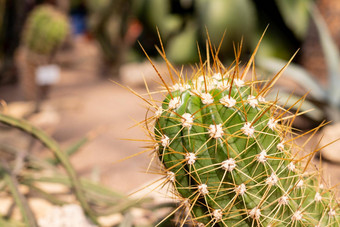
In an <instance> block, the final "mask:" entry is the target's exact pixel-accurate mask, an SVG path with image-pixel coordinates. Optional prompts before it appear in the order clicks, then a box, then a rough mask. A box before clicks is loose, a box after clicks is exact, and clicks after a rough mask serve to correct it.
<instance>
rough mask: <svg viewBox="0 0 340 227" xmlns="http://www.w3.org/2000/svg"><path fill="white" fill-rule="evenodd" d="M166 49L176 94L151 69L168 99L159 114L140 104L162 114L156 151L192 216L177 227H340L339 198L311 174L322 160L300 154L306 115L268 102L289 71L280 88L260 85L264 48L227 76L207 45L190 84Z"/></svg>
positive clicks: (153, 123) (154, 120)
mask: <svg viewBox="0 0 340 227" xmlns="http://www.w3.org/2000/svg"><path fill="white" fill-rule="evenodd" d="M261 40H262V38H261ZM259 43H260V42H259ZM209 46H210V51H209V48H208V47H209ZM161 47H162V51H159V52H160V53H161V55H162V57H163V58H164V59H165V61H166V63H167V65H168V68H169V75H170V79H171V81H172V82H173V85H172V86H170V85H169V84H168V83H167V82H165V81H166V80H165V78H164V77H163V76H162V75H161V74H159V73H158V71H157V69H156V68H155V67H154V68H155V70H156V72H157V73H158V76H159V77H160V79H161V81H162V83H163V85H164V91H165V93H166V95H165V99H164V101H163V102H162V104H161V106H159V107H158V106H157V105H156V104H155V103H156V101H155V100H154V99H153V98H152V97H151V99H150V100H148V99H145V98H144V97H142V96H140V97H141V98H142V99H143V100H144V101H146V102H147V103H148V105H149V107H150V109H153V110H154V113H155V114H154V116H152V117H151V118H148V120H146V124H147V126H146V127H145V128H146V129H147V131H148V133H149V135H150V137H151V143H152V146H151V147H150V149H152V150H153V151H154V154H155V156H157V157H158V158H157V160H158V163H160V169H161V172H162V175H163V176H164V183H167V184H170V185H171V187H170V188H171V189H172V194H173V195H175V197H176V198H177V199H179V200H180V201H181V202H180V205H179V208H178V209H181V208H183V209H184V210H186V212H187V214H186V215H184V216H183V217H182V218H180V219H181V221H180V223H179V224H180V225H179V226H183V225H185V224H189V225H192V226H200V227H201V226H216V227H217V226H340V218H339V208H338V203H337V201H336V192H335V190H334V189H332V188H326V186H325V182H324V181H323V180H322V177H321V172H320V170H311V168H310V167H309V166H310V165H309V163H310V161H311V159H312V157H313V156H314V154H315V152H316V151H313V152H311V153H309V154H307V155H306V153H303V155H305V156H303V157H300V156H301V155H298V153H299V152H304V151H303V149H304V146H298V145H297V144H295V142H294V141H295V139H297V138H300V137H301V135H297V136H296V135H295V132H293V129H292V127H291V125H292V122H293V121H294V119H295V118H296V116H297V115H299V113H298V112H296V113H295V114H292V113H289V110H290V109H291V108H289V109H284V108H282V107H280V106H278V105H276V102H277V100H276V101H269V100H266V99H265V97H266V94H267V93H268V91H269V90H270V89H271V87H272V86H273V85H274V83H275V81H277V79H278V78H279V77H280V75H281V74H282V72H283V70H284V69H285V68H286V67H287V66H288V64H289V63H290V61H289V62H288V64H287V65H286V66H285V67H284V68H283V69H282V70H281V71H280V72H279V73H278V74H276V75H275V76H274V78H273V79H271V80H269V81H258V80H257V79H256V78H257V77H256V73H255V67H254V57H255V54H256V52H257V49H258V47H259V44H258V45H257V47H256V49H255V51H254V52H253V54H252V56H251V58H250V60H249V61H248V63H247V64H246V65H245V66H243V67H241V65H240V63H239V58H240V54H239V53H240V49H241V46H239V48H238V51H235V53H236V59H235V61H234V64H233V65H231V66H229V67H225V66H223V64H222V63H221V62H220V61H219V60H218V56H217V53H218V51H215V52H213V49H214V48H212V46H211V44H210V42H209V43H208V44H207V60H206V62H203V61H202V60H201V61H200V66H198V67H197V68H196V69H195V70H194V72H193V76H192V78H190V79H187V77H188V76H184V75H183V72H177V71H176V70H175V69H174V67H173V66H172V65H171V64H170V63H169V61H168V60H167V58H166V54H165V52H164V49H163V45H161ZM216 49H217V50H219V49H218V48H216ZM216 49H215V50H216ZM143 50H144V49H143ZM144 52H145V51H144ZM210 53H211V56H212V57H209V54H210ZM146 56H147V57H148V55H147V54H146ZM210 58H212V59H213V61H212V62H210ZM148 59H149V60H150V58H149V57H148ZM200 59H201V56H200ZM150 62H151V64H152V61H151V60H150ZM152 65H153V64H152ZM172 69H173V70H172ZM175 75H177V76H178V80H176V79H175ZM249 77H251V79H249V80H246V78H249ZM135 94H136V93H135ZM150 94H151V93H150ZM299 103H300V102H297V103H295V104H294V105H300V104H299ZM320 127H321V126H320ZM320 127H318V128H316V129H314V130H312V131H311V134H312V135H311V137H310V138H309V139H308V141H309V140H310V139H311V138H312V136H313V135H314V134H315V132H316V131H317V130H318V129H319V128H320ZM150 128H152V130H150Z"/></svg>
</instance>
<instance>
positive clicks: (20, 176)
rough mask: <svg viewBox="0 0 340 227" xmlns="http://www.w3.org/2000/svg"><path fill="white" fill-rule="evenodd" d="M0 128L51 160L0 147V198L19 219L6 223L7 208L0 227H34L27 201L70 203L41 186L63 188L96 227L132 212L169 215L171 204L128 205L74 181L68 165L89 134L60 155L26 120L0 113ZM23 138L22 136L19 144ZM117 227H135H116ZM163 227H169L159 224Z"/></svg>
mask: <svg viewBox="0 0 340 227" xmlns="http://www.w3.org/2000/svg"><path fill="white" fill-rule="evenodd" d="M0 123H2V124H5V125H8V126H10V128H5V129H3V128H0V129H1V130H10V129H14V128H17V129H20V130H22V131H23V132H24V133H25V134H27V135H30V136H32V141H34V139H35V140H37V141H39V142H40V143H42V144H43V145H44V146H45V147H46V148H47V149H48V150H49V151H50V152H52V154H53V155H54V156H53V158H46V157H42V156H43V155H41V156H40V155H36V154H34V153H32V152H30V149H29V148H28V149H27V150H26V149H25V150H22V149H20V148H19V147H13V146H11V145H9V144H6V143H5V142H2V143H0V192H1V194H2V196H7V197H10V198H12V199H13V202H14V204H13V205H14V206H16V207H18V208H19V210H20V214H21V217H22V221H18V220H15V219H13V218H11V213H12V212H11V211H10V210H11V209H13V207H12V208H9V209H10V210H9V211H8V215H7V216H2V215H0V226H17V227H19V226H30V227H34V226H38V225H37V220H36V219H35V215H34V214H33V211H32V208H31V205H32V204H31V203H30V202H29V199H30V198H42V199H44V200H46V201H48V202H49V203H51V204H54V205H57V206H61V205H64V204H68V203H69V200H65V197H63V195H64V194H63V193H61V192H60V193H56V192H53V193H51V192H49V191H46V189H44V187H41V186H42V185H41V183H52V184H56V185H63V186H64V187H66V188H68V192H66V193H68V194H69V195H74V196H75V197H76V200H77V201H78V202H79V204H80V205H81V207H82V209H83V211H84V213H85V214H86V215H87V216H88V217H89V218H90V219H91V220H92V222H93V223H95V224H98V225H99V223H98V217H100V216H107V215H111V214H122V215H123V216H124V215H126V214H129V213H130V210H131V208H141V209H144V210H146V211H149V212H150V211H151V212H156V211H159V209H161V208H166V209H170V210H172V209H174V207H175V206H174V204H172V203H161V204H155V203H153V201H152V199H150V198H140V199H132V198H129V197H127V196H126V195H124V194H121V193H118V192H116V191H113V190H111V189H109V188H107V187H104V186H102V185H100V184H99V183H95V182H92V181H90V180H86V179H82V178H79V177H78V175H77V174H76V172H75V170H74V168H73V166H72V164H71V162H70V160H69V159H70V157H71V156H72V155H73V154H75V153H76V152H78V151H79V150H80V149H81V148H82V147H83V146H84V145H86V144H87V143H88V142H89V141H90V140H92V139H93V137H94V136H95V135H94V133H89V134H88V135H87V136H85V137H84V138H82V139H80V140H79V141H77V142H76V143H74V144H73V145H71V146H70V147H69V148H68V149H66V150H62V149H61V148H60V146H59V144H58V143H57V142H56V141H55V140H54V139H52V138H51V137H49V136H48V135H47V134H46V133H45V132H44V131H42V130H40V129H38V128H36V127H34V126H33V125H31V124H30V123H28V122H27V121H25V120H22V119H16V118H14V117H11V116H8V115H5V114H2V113H0ZM2 127H3V126H2ZM25 138H26V137H24V136H22V139H25ZM32 141H31V142H32ZM30 144H31V143H30ZM23 186H24V187H27V188H28V189H29V190H28V193H23V191H22V188H23ZM128 217H130V221H131V223H134V221H133V216H131V214H130V216H128ZM128 217H126V218H124V219H122V220H121V221H122V223H124V222H126V221H127V220H126V219H127V218H128ZM165 217H166V216H165ZM166 219H167V218H166ZM153 221H155V220H153ZM157 221H158V220H157ZM168 221H170V220H168ZM165 223H167V225H166V224H165ZM154 225H155V223H153V222H152V220H151V223H150V225H147V226H150V227H151V226H154ZM119 226H124V227H127V226H131V227H132V226H137V225H135V224H131V225H122V224H120V225H119ZM147 226H145V227H147ZM162 226H171V224H170V223H169V222H164V225H162Z"/></svg>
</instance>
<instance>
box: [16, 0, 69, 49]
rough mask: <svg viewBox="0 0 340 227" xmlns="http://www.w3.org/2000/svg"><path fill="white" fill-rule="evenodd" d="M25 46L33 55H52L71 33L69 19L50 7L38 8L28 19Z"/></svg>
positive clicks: (25, 30)
mask: <svg viewBox="0 0 340 227" xmlns="http://www.w3.org/2000/svg"><path fill="white" fill-rule="evenodd" d="M23 32H24V38H23V41H22V42H23V44H24V45H25V46H26V47H27V48H28V49H29V50H30V51H32V52H33V53H36V54H40V55H51V54H53V52H54V51H55V50H56V49H57V48H58V47H59V46H60V45H61V44H62V42H63V41H64V40H65V38H66V35H67V34H68V32H69V22H68V20H67V17H66V16H65V15H64V14H63V13H61V12H59V11H58V10H57V9H55V8H53V7H52V6H49V5H41V6H38V7H37V8H36V9H34V10H33V12H32V13H31V14H30V16H29V17H28V19H27V23H26V26H25V29H24V31H23Z"/></svg>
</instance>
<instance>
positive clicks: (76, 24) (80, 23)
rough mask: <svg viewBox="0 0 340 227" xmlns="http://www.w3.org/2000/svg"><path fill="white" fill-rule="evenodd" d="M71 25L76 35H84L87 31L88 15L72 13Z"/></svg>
mask: <svg viewBox="0 0 340 227" xmlns="http://www.w3.org/2000/svg"><path fill="white" fill-rule="evenodd" d="M71 25H72V31H73V34H74V35H82V34H84V33H86V31H87V25H86V13H82V12H75V13H71Z"/></svg>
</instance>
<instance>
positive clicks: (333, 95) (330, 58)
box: [311, 7, 340, 107]
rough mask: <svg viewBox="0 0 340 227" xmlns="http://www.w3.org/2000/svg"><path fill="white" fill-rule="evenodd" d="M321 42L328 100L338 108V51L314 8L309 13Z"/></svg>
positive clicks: (339, 92)
mask: <svg viewBox="0 0 340 227" xmlns="http://www.w3.org/2000/svg"><path fill="white" fill-rule="evenodd" d="M311 15H312V18H313V20H314V22H315V25H316V28H317V30H318V34H319V37H320V41H321V47H322V51H323V53H324V56H325V60H326V61H325V62H326V65H327V70H328V84H329V88H330V89H328V90H327V91H328V92H329V94H328V98H329V101H330V102H331V104H332V105H333V106H337V107H340V105H339V104H340V89H339V87H340V71H339V62H340V56H339V50H338V47H337V46H336V44H335V42H334V40H333V39H332V37H331V34H330V32H329V30H328V28H327V25H326V23H325V21H324V20H323V18H322V16H321V15H320V13H319V11H318V9H317V8H316V7H314V8H313V11H312V12H311Z"/></svg>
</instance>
